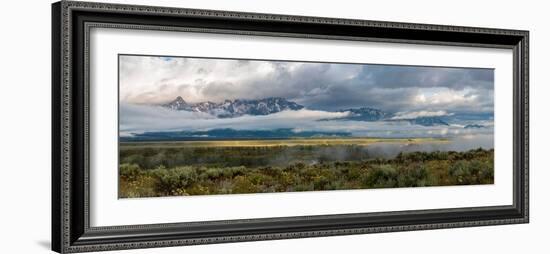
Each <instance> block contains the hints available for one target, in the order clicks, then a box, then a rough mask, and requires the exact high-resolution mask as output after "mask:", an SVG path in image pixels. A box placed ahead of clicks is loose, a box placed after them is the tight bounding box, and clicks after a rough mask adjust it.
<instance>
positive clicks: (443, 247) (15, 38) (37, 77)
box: [0, 0, 550, 254]
mask: <svg viewBox="0 0 550 254" xmlns="http://www.w3.org/2000/svg"><path fill="white" fill-rule="evenodd" d="M105 1H106V0H105ZM112 2H123V3H135V4H154V5H168V6H181V7H190V8H205V9H219V10H233V11H247V12H266V13H280V14H295V15H313V16H327V17H345V18H357V19H371V20H387V21H402V22H420V23H434V24H449V25H464V26H483V27H494V28H514V29H527V30H530V31H531V44H530V48H531V73H530V74H531V117H530V118H531V223H530V224H526V225H507V226H493V227H478V228H463V229H445V230H430V231H416V232H400V233H386V234H371V235H354V236H339V237H328V238H309V239H294V240H279V241H264V242H246V243H232V244H217V245H205V246H190V247H175V248H164V249H149V250H147V249H146V250H133V251H125V252H121V253H181V252H186V253H189V254H191V253H222V252H223V253H239V254H243V253H259V252H261V253H335V252H336V253H338V252H342V251H350V252H367V251H369V252H373V253H375V252H386V253H398V252H407V253H417V252H418V253H420V252H422V253H442V252H443V253H461V254H463V253H481V252H485V253H497V252H500V253H508V252H526V253H534V252H538V253H544V252H547V251H548V250H549V249H550V247H548V245H546V244H545V242H543V241H544V240H547V239H548V236H547V230H548V228H547V227H548V226H550V202H548V198H547V196H546V194H548V193H550V184H548V183H547V181H548V179H550V173H549V172H550V171H549V170H550V169H549V167H548V166H547V164H546V163H545V161H547V160H548V159H545V152H546V150H547V149H545V148H546V145H547V143H548V142H549V141H550V140H549V132H548V131H547V130H548V129H550V125H549V124H550V121H549V120H548V119H547V118H546V114H544V113H545V112H546V110H545V109H546V108H548V107H550V102H549V101H548V100H546V97H548V96H549V95H550V93H549V92H550V91H549V90H550V78H549V77H548V76H547V71H546V69H547V68H549V66H550V59H549V58H550V31H549V29H548V26H547V25H545V23H547V22H548V21H549V18H548V16H547V15H548V14H547V12H548V9H549V8H548V6H545V2H544V1H528V0H525V1H503V0H501V1H496V0H491V1H476V0H461V1H452V2H447V1H440V0H415V1H407V0H401V1H397V0H386V1H372V2H367V1H352V0H338V1H319V0H316V1H315V0H301V1H297V0H265V1H246V0H232V1H224V0H188V1H176V0H156V1H153V0H117V1H112ZM50 3H51V2H50V1H43V0H42V1H38V0H32V1H31V0H28V1H9V2H6V3H4V4H3V6H2V15H0V19H1V22H0V26H1V29H0V32H1V33H2V36H1V38H2V39H1V44H0V45H1V46H0V52H1V54H0V63H1V65H0V67H1V68H0V70H1V72H0V110H1V116H2V123H1V124H0V128H1V129H0V150H1V153H0V158H1V162H0V170H1V172H2V175H1V177H0V195H1V202H2V209H0V237H1V239H2V241H1V242H2V243H1V244H0V253H48V252H49V248H50V247H49V245H50V240H49V239H50Z"/></svg>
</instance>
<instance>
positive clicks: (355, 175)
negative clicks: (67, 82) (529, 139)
mask: <svg viewBox="0 0 550 254" xmlns="http://www.w3.org/2000/svg"><path fill="white" fill-rule="evenodd" d="M118 71H119V109H118V110H119V176H118V177H119V179H118V181H119V186H118V188H119V198H138V197H162V196H187V195H219V194H245V193H272V192H297V191H329V190H353V189H374V188H399V187H428V186H456V185H480V184H493V182H494V136H493V133H494V99H493V98H494V70H493V69H483V68H470V67H460V68H459V67H440V66H404V65H385V64H368V63H327V62H301V61H285V60H250V59H224V58H200V57H180V56H147V55H119V70H118Z"/></svg>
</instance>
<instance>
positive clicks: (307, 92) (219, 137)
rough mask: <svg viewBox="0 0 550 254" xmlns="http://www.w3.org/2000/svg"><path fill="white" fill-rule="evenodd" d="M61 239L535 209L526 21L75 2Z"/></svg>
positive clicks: (55, 231)
mask: <svg viewBox="0 0 550 254" xmlns="http://www.w3.org/2000/svg"><path fill="white" fill-rule="evenodd" d="M52 28H53V29H52V31H53V34H52V55H53V57H52V59H53V60H52V61H53V64H52V66H53V70H52V108H53V110H52V137H53V138H52V148H53V149H52V151H53V153H52V249H53V250H54V251H57V252H60V253H72V252H89V251H102V250H117V249H132V248H152V247H166V246H180V245H193V244H208V243H224V242H237V241H258V240H274V239H286V238H300V237H322V236H333V235H345V234H365V233H377V232H394V231H404V230H422V229H439V228H453V227H471V226H486V225H499V224H516V223H527V222H528V220H529V212H528V211H529V209H528V208H529V185H528V161H529V160H528V159H529V153H528V152H529V142H528V141H529V135H528V130H529V119H528V106H529V103H528V102H529V100H528V72H529V61H528V59H529V51H528V36H529V33H528V31H518V30H505V29H493V28H476V27H456V26H444V25H426V24H411V23H395V22H382V21H366V20H351V19H345V17H343V18H342V19H334V18H320V17H302V16H286V15H273V14H257V13H239V12H226V11H211V10H197V9H180V8H168V7H152V6H135V5H120V4H104V3H87V2H72V1H61V2H57V3H54V4H53V6H52Z"/></svg>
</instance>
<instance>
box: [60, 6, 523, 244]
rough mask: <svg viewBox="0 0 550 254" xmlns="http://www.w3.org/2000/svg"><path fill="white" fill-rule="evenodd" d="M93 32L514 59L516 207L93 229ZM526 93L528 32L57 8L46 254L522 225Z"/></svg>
mask: <svg viewBox="0 0 550 254" xmlns="http://www.w3.org/2000/svg"><path fill="white" fill-rule="evenodd" d="M93 28H113V29H131V30H151V31H172V32H198V33H214V34H237V35H254V36H271V37H281V38H310V39H329V40H344V41H364V42H383V43H401V44H417V45H428V46H432V45H433V46H460V47H472V48H481V49H482V48H497V49H507V50H511V51H512V54H513V64H512V65H513V81H512V83H513V137H512V138H513V165H511V167H513V197H511V198H512V201H513V202H512V205H498V206H482V207H475V206H474V207H459V208H441V209H421V210H406V211H383V212H368V213H346V214H325V215H311V216H287V217H274V218H245V219H236V220H209V221H199V222H196V221H195V222H177V223H153V224H139V225H114V226H100V227H95V226H92V225H91V224H90V207H91V206H93V204H91V202H90V200H91V198H90V196H91V195H93V194H92V193H90V180H91V179H90V167H89V165H90V155H89V154H90V143H89V138H90V137H89V133H90V129H89V128H90V127H89V126H90V122H89V121H90V110H91V109H90V93H89V86H90V83H89V78H90V66H89V56H90V41H89V38H90V37H89V32H90V29H93ZM528 89H529V32H528V31H518V30H505V29H493V28H477V27H458V26H443V25H428V24H413V23H397V22H383V21H367V20H351V19H335V18H321V17H303V16H288V15H275V14H258V13H240V12H228V11H212V10H196V9H180V8H169V7H153V6H136V5H122V4H106V3H88V2H73V1H61V2H57V3H54V4H53V5H52V249H53V250H54V251H56V252H60V253H73V252H89V251H104V250H120V249H134V248H153V247H167V246H181V245H194V244H211V243H225V242H239V241H259V240H274V239H288V238H303V237H323V236H334V235H348V234H366V233H380V232H396V231H408V230H425V229H440V228H455V227H474V226H488V225H501V224H517V223H528V222H529V118H528V115H529V92H528ZM115 195H116V194H115Z"/></svg>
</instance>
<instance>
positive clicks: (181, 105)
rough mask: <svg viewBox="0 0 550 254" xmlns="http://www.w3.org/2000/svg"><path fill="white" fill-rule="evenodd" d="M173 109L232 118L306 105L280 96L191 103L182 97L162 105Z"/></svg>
mask: <svg viewBox="0 0 550 254" xmlns="http://www.w3.org/2000/svg"><path fill="white" fill-rule="evenodd" d="M162 106H163V107H166V108H170V109H173V110H185V111H193V112H202V113H208V114H211V115H214V116H217V117H220V118H230V117H237V116H242V115H269V114H274V113H278V112H281V111H284V110H300V109H303V108H304V106H302V105H299V104H297V103H295V102H291V101H288V100H286V99H284V98H280V97H270V98H265V99H258V100H242V99H236V100H225V101H224V102H221V103H215V102H210V101H207V102H199V103H193V104H189V103H187V102H186V101H185V100H184V99H183V98H182V97H180V96H178V97H177V98H176V99H175V100H173V101H171V102H169V103H167V104H164V105H162Z"/></svg>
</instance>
